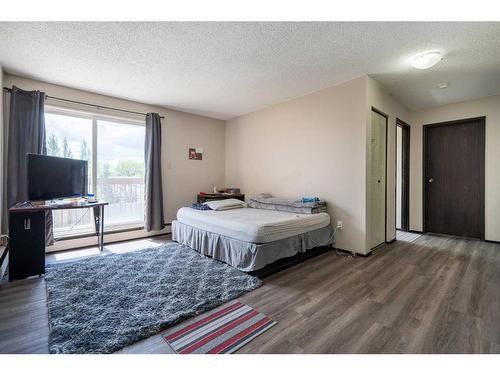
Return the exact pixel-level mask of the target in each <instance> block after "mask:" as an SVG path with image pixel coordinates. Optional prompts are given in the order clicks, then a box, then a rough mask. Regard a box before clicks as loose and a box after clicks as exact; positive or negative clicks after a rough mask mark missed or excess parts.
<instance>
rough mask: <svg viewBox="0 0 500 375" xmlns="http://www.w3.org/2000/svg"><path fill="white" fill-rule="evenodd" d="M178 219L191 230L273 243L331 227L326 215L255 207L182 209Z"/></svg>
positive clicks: (178, 212)
mask: <svg viewBox="0 0 500 375" xmlns="http://www.w3.org/2000/svg"><path fill="white" fill-rule="evenodd" d="M177 220H178V221H179V222H181V223H184V224H187V225H190V226H192V227H196V228H200V229H203V230H206V231H209V232H213V233H219V234H222V235H224V236H227V237H230V238H234V239H238V240H240V241H245V242H253V243H265V242H272V241H276V240H280V239H283V238H287V237H291V236H296V235H298V234H302V233H305V232H309V231H311V230H315V229H319V228H322V227H325V226H327V225H329V224H330V216H329V215H328V214H327V213H319V214H316V215H309V214H297V213H291V212H282V211H275V210H259V209H254V208H239V209H234V210H228V211H196V210H193V209H191V208H189V207H183V208H181V209H179V211H177Z"/></svg>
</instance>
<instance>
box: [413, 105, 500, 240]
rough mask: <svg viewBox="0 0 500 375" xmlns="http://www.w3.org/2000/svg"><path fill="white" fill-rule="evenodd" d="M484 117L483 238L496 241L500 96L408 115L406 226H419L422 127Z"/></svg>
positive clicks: (499, 189) (499, 209) (499, 234)
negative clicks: (408, 197) (408, 170)
mask: <svg viewBox="0 0 500 375" xmlns="http://www.w3.org/2000/svg"><path fill="white" fill-rule="evenodd" d="M481 116H486V151H485V152H486V155H485V163H486V165H485V178H486V183H485V205H486V207H485V239H486V240H491V241H500V167H499V161H500V95H498V96H491V97H487V98H481V99H477V100H471V101H467V102H462V103H455V104H448V105H444V106H439V107H434V108H428V109H421V110H417V111H413V112H411V114H410V117H411V118H410V123H411V137H410V138H411V141H410V142H411V147H410V229H412V230H418V231H421V230H422V229H423V228H422V126H423V125H426V124H432V123H437V122H444V121H451V120H458V119H466V118H472V117H481Z"/></svg>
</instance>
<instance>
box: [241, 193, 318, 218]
mask: <svg viewBox="0 0 500 375" xmlns="http://www.w3.org/2000/svg"><path fill="white" fill-rule="evenodd" d="M304 199H305V198H302V199H300V200H294V199H283V198H261V197H255V198H251V199H250V203H249V206H250V207H252V208H260V209H264V210H276V211H284V212H295V213H301V214H317V213H320V212H326V202H324V201H321V200H319V198H316V199H317V200H316V199H314V198H312V199H311V198H309V199H311V201H309V200H308V201H304Z"/></svg>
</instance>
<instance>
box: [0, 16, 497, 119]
mask: <svg viewBox="0 0 500 375" xmlns="http://www.w3.org/2000/svg"><path fill="white" fill-rule="evenodd" d="M426 50H439V51H441V52H442V53H443V54H444V60H443V61H442V62H441V63H439V64H438V65H436V66H435V67H433V68H431V69H429V70H425V71H421V70H416V69H413V68H411V67H410V65H409V60H410V59H411V57H413V56H414V55H416V54H418V53H419V52H422V51H426ZM0 64H1V65H2V66H3V68H4V70H5V71H6V72H8V73H12V74H18V75H22V76H26V77H30V78H35V79H40V80H43V81H47V82H51V83H56V84H61V85H65V86H70V87H74V88H79V89H83V90H88V91H92V92H96V93H101V94H107V95H112V96H116V97H120V98H124V99H130V100H135V101H139V102H144V103H149V104H154V105H160V106H164V107H169V108H173V109H179V110H182V111H186V112H191V113H197V114H202V115H206V116H210V117H215V118H220V119H229V118H232V117H235V116H238V115H241V114H244V113H248V112H252V111H255V110H258V109H261V108H264V107H267V106H269V105H272V104H275V103H279V102H282V101H285V100H287V99H290V98H293V97H297V96H301V95H304V94H307V93H310V92H313V91H316V90H319V89H322V88H325V87H329V86H332V85H334V84H336V83H340V82H343V81H347V80H349V79H352V78H355V77H358V76H360V75H363V74H369V75H371V76H372V77H374V78H375V79H376V80H377V81H379V82H381V83H382V84H383V85H384V86H385V87H386V88H387V89H388V90H389V91H390V92H391V93H392V94H393V95H394V96H395V97H396V98H398V99H399V101H400V102H402V103H403V104H405V105H406V106H408V107H409V108H411V109H413V108H422V107H429V106H435V105H439V104H444V103H450V102H456V101H462V100H468V99H472V98H477V97H482V96H489V95H495V94H500V23H493V22H492V23H470V22H469V23H467V22H460V23H452V22H441V23H433V22H422V23H407V22H393V23H390V22H380V23H373V22H370V23H362V22H350V23H340V22H318V23H305V22H304V23H302V22H301V23H282V22H276V23H272V22H260V23H259V22H230V23H218V22H208V23H202V22H160V23H114V22H105V23H69V22H68V23H55V22H52V23H40V22H35V23H26V22H17V23H6V22H2V23H0ZM443 82H448V83H449V87H448V88H447V89H439V88H437V86H438V84H440V83H443Z"/></svg>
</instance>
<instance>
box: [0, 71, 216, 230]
mask: <svg viewBox="0 0 500 375" xmlns="http://www.w3.org/2000/svg"><path fill="white" fill-rule="evenodd" d="M3 84H4V86H8V87H11V86H12V85H16V86H18V87H20V88H22V89H25V90H35V89H36V90H41V91H44V92H45V93H46V94H48V95H51V96H56V97H62V98H66V99H71V100H77V101H83V102H89V103H92V104H98V105H103V106H109V107H116V108H121V109H126V110H131V111H137V112H158V113H159V114H160V115H162V116H165V119H163V120H162V124H163V131H162V168H163V194H164V205H165V207H164V209H165V220H166V221H168V222H170V221H172V220H173V219H174V218H175V216H176V212H177V209H179V208H180V207H182V206H185V205H190V204H191V203H193V201H194V200H195V197H196V194H197V193H198V192H200V191H203V190H211V189H212V188H213V186H215V185H218V186H222V185H223V184H224V156H225V127H224V121H221V120H215V119H211V118H207V117H202V116H197V115H192V114H188V113H183V112H178V111H173V110H170V109H166V108H162V107H155V106H150V105H147V104H142V103H137V102H131V101H127V100H122V99H117V98H113V97H109V96H104V95H98V94H94V93H90V92H85V91H81V90H75V89H71V88H68V87H63V86H58V85H52V84H49V83H45V82H41V81H35V80H31V79H26V78H21V77H17V76H13V75H5V77H4V82H3ZM47 104H58V105H65V104H64V102H56V101H51V100H50V99H48V100H47ZM80 108H84V107H80ZM102 112H104V111H102ZM107 114H114V115H121V114H120V112H116V111H113V112H109V111H108V112H107ZM141 118H142V117H141ZM193 146H194V147H202V148H203V150H204V154H203V160H202V161H194V160H188V148H189V147H193Z"/></svg>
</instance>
